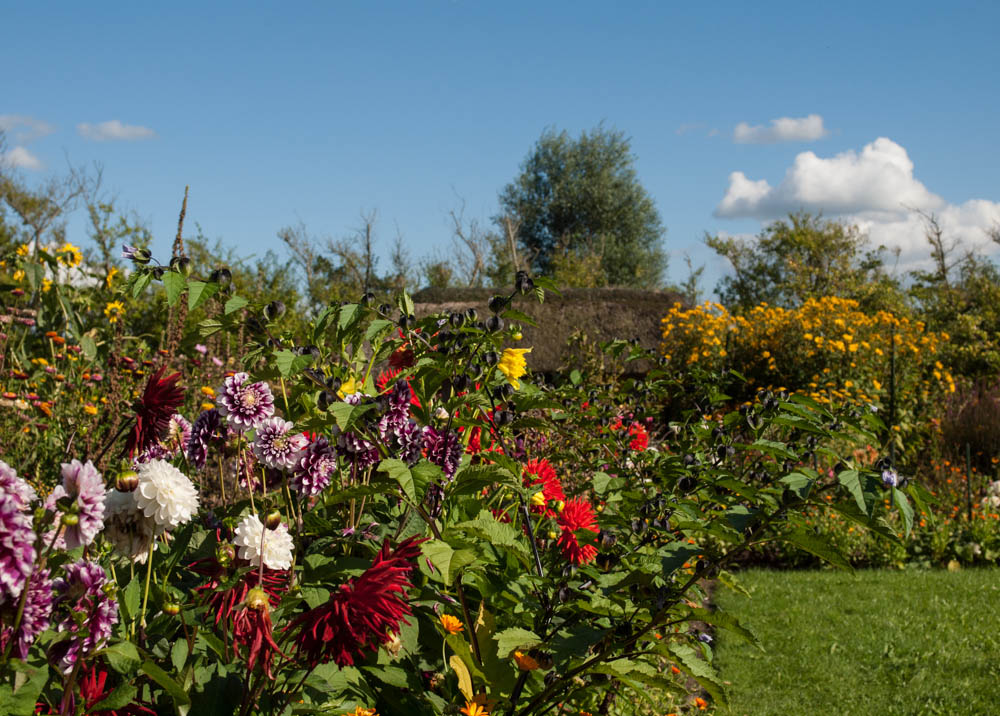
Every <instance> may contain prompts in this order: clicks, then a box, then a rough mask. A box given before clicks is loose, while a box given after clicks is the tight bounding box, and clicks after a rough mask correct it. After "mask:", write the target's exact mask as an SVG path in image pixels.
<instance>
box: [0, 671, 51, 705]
mask: <svg viewBox="0 0 1000 716" xmlns="http://www.w3.org/2000/svg"><path fill="white" fill-rule="evenodd" d="M4 666H5V670H6V669H11V670H13V671H16V672H18V675H17V677H16V681H15V684H16V686H15V687H14V690H11V688H10V687H9V686H7V685H6V684H3V685H0V713H5V714H33V713H35V704H36V702H37V701H38V695H39V694H41V693H42V689H43V688H45V683H46V682H47V681H48V678H49V667H48V665H47V664H43V665H42V666H29V665H27V664H25V663H24V662H22V661H20V660H19V659H11V660H10V661H9V662H7V663H6V664H5V665H4ZM25 677H26V678H25Z"/></svg>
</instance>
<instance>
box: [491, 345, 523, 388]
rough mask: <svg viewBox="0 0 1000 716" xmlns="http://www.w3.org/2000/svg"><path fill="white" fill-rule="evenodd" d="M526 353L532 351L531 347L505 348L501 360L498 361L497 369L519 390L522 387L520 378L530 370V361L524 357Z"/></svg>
mask: <svg viewBox="0 0 1000 716" xmlns="http://www.w3.org/2000/svg"><path fill="white" fill-rule="evenodd" d="M525 353H531V349H530V348H504V349H503V354H502V355H501V356H500V362H499V363H497V369H498V370H499V371H500V372H501V373H503V374H504V375H505V376H507V380H508V381H510V384H511V385H512V386H514V390H518V389H519V388H520V387H521V382H520V381H519V380H518V378H520V377H521V376H522V375H524V374H525V373H527V372H528V361H527V360H525V358H524V354H525Z"/></svg>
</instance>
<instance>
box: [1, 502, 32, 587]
mask: <svg viewBox="0 0 1000 716" xmlns="http://www.w3.org/2000/svg"><path fill="white" fill-rule="evenodd" d="M21 505H22V503H21V497H20V496H19V495H18V494H17V493H15V492H8V491H7V490H5V489H3V488H0V606H2V605H4V604H8V603H10V604H14V603H16V602H17V599H18V598H19V597H20V596H21V591H22V590H23V589H24V583H25V581H26V580H27V579H28V575H30V574H31V569H32V565H33V564H34V562H35V532H34V530H32V529H31V515H30V514H29V513H28V512H27V511H26V510H24V509H23V508H22V506H21Z"/></svg>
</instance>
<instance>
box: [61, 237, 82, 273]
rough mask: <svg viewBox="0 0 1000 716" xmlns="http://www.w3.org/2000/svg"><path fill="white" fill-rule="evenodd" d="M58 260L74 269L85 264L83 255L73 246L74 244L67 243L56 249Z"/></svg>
mask: <svg viewBox="0 0 1000 716" xmlns="http://www.w3.org/2000/svg"><path fill="white" fill-rule="evenodd" d="M56 260H57V261H58V262H59V263H61V264H63V265H64V266H68V267H69V268H73V267H74V266H79V265H80V264H81V263H82V262H83V253H82V252H81V251H80V249H79V248H78V247H76V246H73V244H71V243H69V242H68V241H67V242H66V243H65V244H63V245H62V246H60V247H59V248H58V249H56Z"/></svg>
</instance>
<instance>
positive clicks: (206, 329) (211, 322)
mask: <svg viewBox="0 0 1000 716" xmlns="http://www.w3.org/2000/svg"><path fill="white" fill-rule="evenodd" d="M221 330H222V321H219V320H216V319H214V318H206V319H205V320H204V321H201V322H200V323H198V335H199V336H201V337H202V338H208V337H209V336H211V335H215V334H216V333H218V332H219V331H221Z"/></svg>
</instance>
